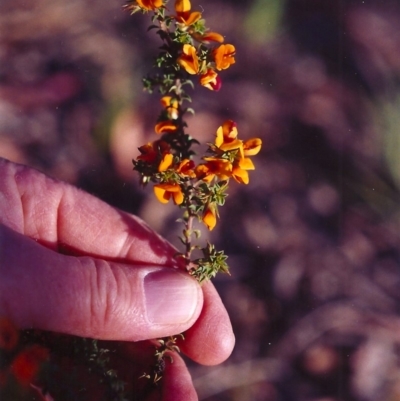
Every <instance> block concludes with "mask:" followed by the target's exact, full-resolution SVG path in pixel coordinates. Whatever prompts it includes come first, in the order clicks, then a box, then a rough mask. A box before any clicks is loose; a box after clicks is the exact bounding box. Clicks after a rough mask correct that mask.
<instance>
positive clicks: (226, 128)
mask: <svg viewBox="0 0 400 401" xmlns="http://www.w3.org/2000/svg"><path fill="white" fill-rule="evenodd" d="M237 136H238V131H237V127H236V123H235V122H234V121H232V120H227V121H225V122H224V123H223V124H222V125H221V126H220V127H219V128H218V129H217V134H216V137H215V142H214V143H215V146H217V147H218V148H219V149H221V150H222V151H224V152H227V151H230V150H235V149H239V151H240V154H241V155H243V141H241V140H240V139H237Z"/></svg>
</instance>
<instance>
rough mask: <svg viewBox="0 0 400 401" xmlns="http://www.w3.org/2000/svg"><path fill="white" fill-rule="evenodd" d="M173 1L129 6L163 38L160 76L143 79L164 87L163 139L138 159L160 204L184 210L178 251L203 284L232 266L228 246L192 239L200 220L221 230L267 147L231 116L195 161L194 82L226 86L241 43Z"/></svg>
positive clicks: (141, 0)
mask: <svg viewBox="0 0 400 401" xmlns="http://www.w3.org/2000/svg"><path fill="white" fill-rule="evenodd" d="M168 6H169V4H167V2H165V1H163V0H132V1H130V2H129V3H128V4H127V6H126V7H127V8H128V9H129V10H130V11H131V12H132V14H133V13H136V12H142V13H148V12H150V14H151V17H152V25H151V26H150V28H149V29H156V30H157V34H158V35H159V37H160V39H161V40H162V46H161V47H160V53H159V54H158V56H157V58H156V63H155V64H156V67H157V69H158V73H157V74H155V75H152V76H148V77H146V78H144V80H143V82H144V88H145V89H146V90H147V91H149V92H153V91H154V90H156V89H158V90H159V92H160V93H161V95H162V97H161V106H162V111H161V113H160V116H159V118H158V121H157V124H156V125H155V132H156V133H157V134H159V135H160V137H159V139H157V140H155V141H153V142H149V143H147V144H145V145H143V146H141V147H140V148H139V151H140V153H141V154H140V155H139V156H138V157H137V159H136V160H133V164H134V170H136V171H137V172H138V173H139V174H140V180H141V183H142V184H143V185H147V184H149V183H153V184H154V185H153V190H154V194H155V196H156V198H157V199H158V200H159V201H160V202H161V203H168V202H169V201H170V200H171V199H172V201H173V202H174V203H175V204H176V205H177V206H178V207H180V208H181V209H182V211H183V218H182V222H183V224H184V229H183V234H182V237H181V238H180V239H181V241H182V243H183V245H184V251H183V252H182V253H180V254H179V255H178V256H180V257H181V258H183V259H184V262H185V266H186V268H187V270H188V271H189V273H190V274H191V275H192V276H194V277H195V278H196V279H197V280H198V281H199V282H200V283H202V282H204V281H206V280H208V279H210V278H212V277H214V276H215V275H216V274H217V273H218V272H219V271H222V272H224V273H228V272H229V270H228V265H227V263H226V259H227V256H226V255H224V253H223V251H217V250H216V249H215V246H214V245H212V244H210V243H207V244H206V245H205V246H203V247H201V246H199V245H197V244H196V245H194V244H193V238H194V237H195V238H196V239H198V238H199V237H200V231H199V230H196V229H194V221H196V220H198V221H200V222H202V223H204V225H205V226H206V227H207V228H208V229H209V230H213V229H214V227H215V226H216V224H217V221H218V218H219V214H218V207H219V206H222V205H223V204H224V203H225V198H226V196H227V193H226V192H227V189H228V184H229V181H230V179H231V178H233V179H234V180H235V181H237V182H238V183H241V184H248V182H249V174H248V171H249V170H254V164H253V162H252V160H251V159H250V158H249V156H253V155H256V154H257V153H258V152H259V151H260V148H261V140H260V139H259V138H253V139H250V140H247V141H243V140H241V139H239V138H238V130H237V126H236V123H235V122H234V121H232V120H228V121H225V122H224V123H223V124H222V125H221V126H220V127H219V128H218V129H217V131H216V137H215V141H214V143H209V144H208V149H207V154H206V155H204V156H203V157H202V159H201V162H200V163H199V164H197V165H196V164H195V162H194V160H193V156H194V151H193V150H192V147H193V145H195V144H198V141H196V139H193V138H192V137H191V136H190V135H189V134H187V133H186V132H185V128H186V127H187V124H186V123H185V121H184V116H185V114H186V113H188V112H193V110H192V109H190V108H188V107H187V106H186V104H187V103H189V102H190V100H191V99H190V97H189V96H188V94H187V93H186V91H185V89H186V88H187V87H194V82H193V79H194V78H195V77H197V78H198V82H199V83H200V85H201V86H203V87H205V88H207V89H210V90H212V91H218V90H219V89H220V88H221V85H222V81H221V78H220V76H219V73H220V71H222V70H226V69H227V68H229V67H230V66H231V65H232V64H234V63H235V47H234V46H233V45H232V44H225V43H224V37H223V36H222V35H221V34H219V33H217V32H212V31H210V30H209V29H208V28H207V26H206V24H205V20H204V19H203V18H202V13H201V12H199V11H192V10H191V3H190V1H189V0H176V1H175V4H174V9H173V13H172V14H171V10H170V9H169V8H168ZM195 249H200V250H201V251H202V255H203V256H202V257H201V258H197V259H192V252H193V250H195Z"/></svg>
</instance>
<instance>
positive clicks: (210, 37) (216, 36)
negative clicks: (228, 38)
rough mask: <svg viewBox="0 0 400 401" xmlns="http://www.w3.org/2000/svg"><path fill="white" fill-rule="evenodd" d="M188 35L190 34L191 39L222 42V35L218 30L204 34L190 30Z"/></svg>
mask: <svg viewBox="0 0 400 401" xmlns="http://www.w3.org/2000/svg"><path fill="white" fill-rule="evenodd" d="M190 35H191V36H192V38H193V39H195V40H197V41H198V42H205V43H209V42H219V43H223V42H224V40H225V39H224V37H223V36H222V35H221V34H220V33H218V32H206V33H204V34H202V35H201V34H199V33H196V32H190Z"/></svg>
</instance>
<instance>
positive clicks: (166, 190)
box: [154, 184, 184, 205]
mask: <svg viewBox="0 0 400 401" xmlns="http://www.w3.org/2000/svg"><path fill="white" fill-rule="evenodd" d="M154 194H155V196H156V198H157V199H158V200H159V201H160V202H161V203H168V201H169V200H170V199H171V197H172V199H173V200H174V203H175V204H176V205H180V204H181V203H182V202H183V200H184V195H183V192H182V189H181V187H180V185H179V184H156V185H154Z"/></svg>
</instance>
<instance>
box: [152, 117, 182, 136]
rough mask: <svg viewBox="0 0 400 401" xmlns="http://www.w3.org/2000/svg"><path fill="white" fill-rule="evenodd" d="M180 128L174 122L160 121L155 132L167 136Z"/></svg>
mask: <svg viewBox="0 0 400 401" xmlns="http://www.w3.org/2000/svg"><path fill="white" fill-rule="evenodd" d="M177 129H178V127H177V126H176V125H175V124H174V123H173V122H172V121H169V120H167V121H160V122H159V123H157V124H156V126H155V128H154V130H155V131H156V133H157V134H165V133H171V132H175V131H176V130H177Z"/></svg>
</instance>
